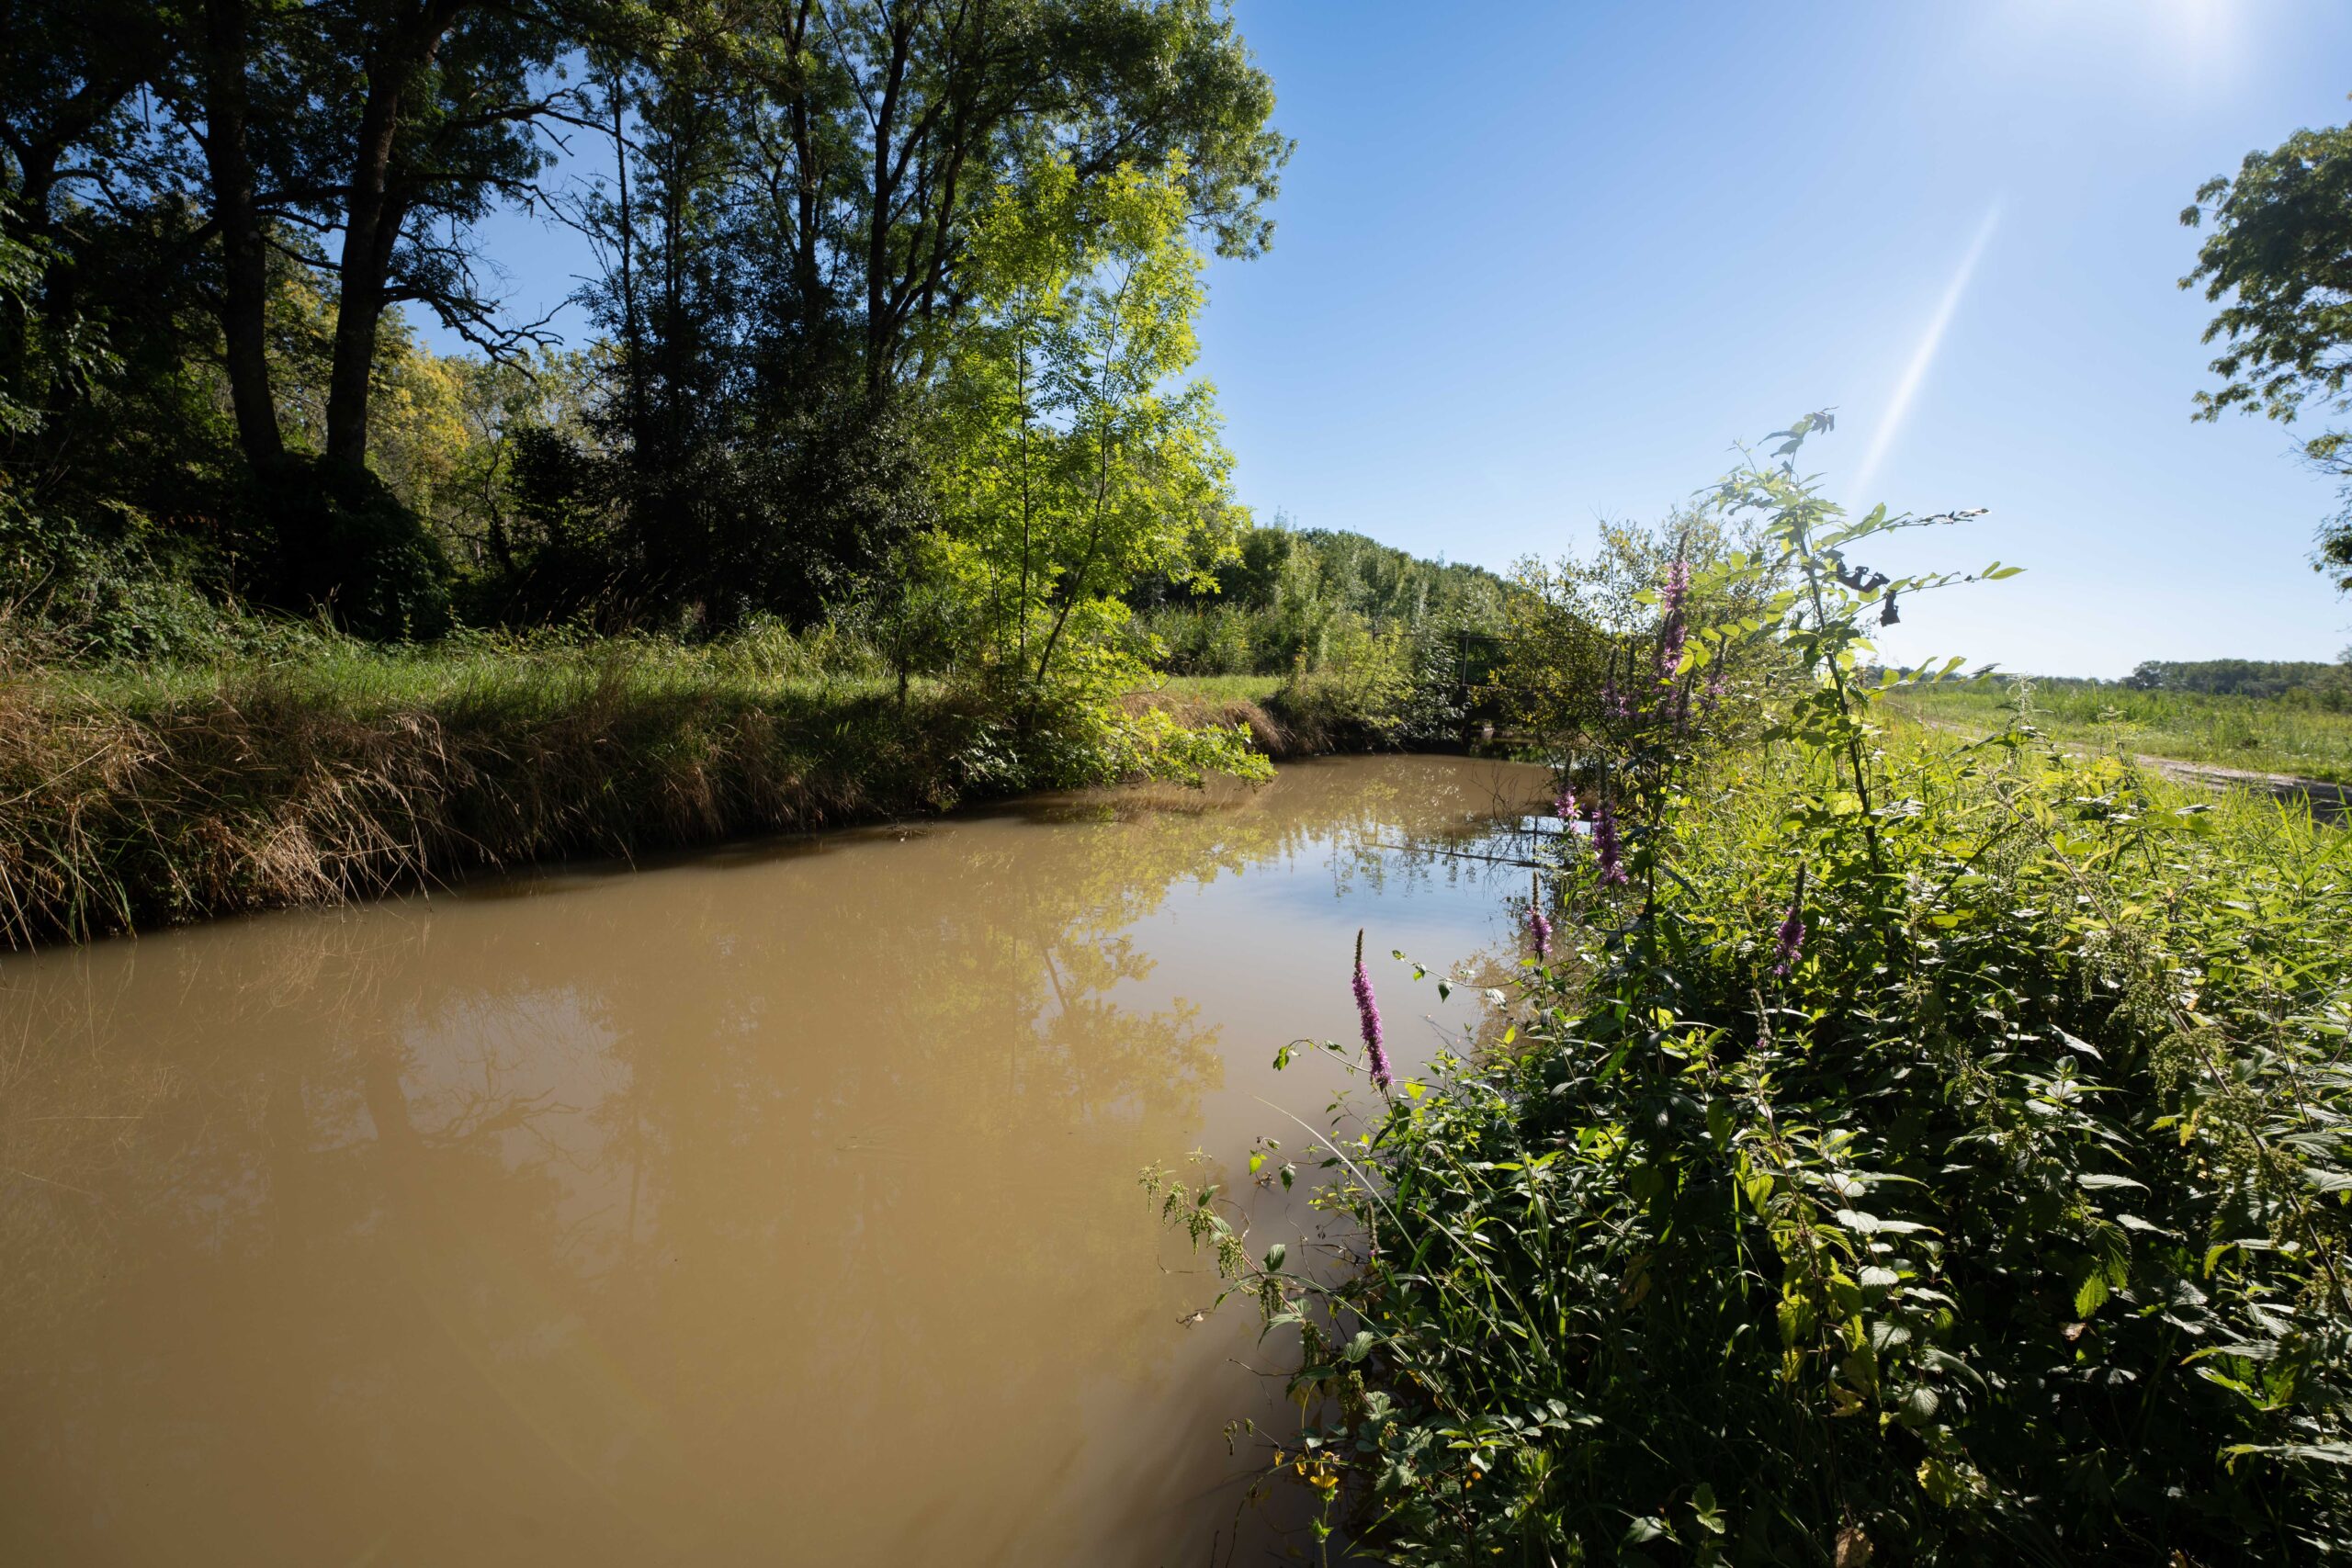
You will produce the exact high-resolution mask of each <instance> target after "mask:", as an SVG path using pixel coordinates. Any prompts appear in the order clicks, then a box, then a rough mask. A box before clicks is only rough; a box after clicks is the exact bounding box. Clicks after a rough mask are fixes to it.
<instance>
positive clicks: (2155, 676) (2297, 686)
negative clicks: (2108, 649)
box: [2122, 649, 2352, 697]
mask: <svg viewBox="0 0 2352 1568" xmlns="http://www.w3.org/2000/svg"><path fill="white" fill-rule="evenodd" d="M2346 651H2347V652H2352V649H2347V650H2346ZM2122 683H2123V684H2124V685H2126V686H2129V687H2131V689H2132V690H2134V691H2138V692H2192V693H2195V694H2198V695H2199V696H2210V697H2277V696H2283V695H2285V694H2287V693H2289V692H2296V691H2310V692H2331V691H2337V690H2341V689H2343V688H2344V687H2345V686H2346V685H2347V684H2352V663H2337V664H2321V663H2318V662H2316V661H2314V660H2279V659H2202V660H2158V659H2151V660H2147V661H2146V662H2144V663H2143V664H2141V665H2140V666H2139V667H2138V668H2136V669H2134V670H2133V671H2131V674H2129V675H2126V676H2125V677H2124V678H2123V681H2122Z"/></svg>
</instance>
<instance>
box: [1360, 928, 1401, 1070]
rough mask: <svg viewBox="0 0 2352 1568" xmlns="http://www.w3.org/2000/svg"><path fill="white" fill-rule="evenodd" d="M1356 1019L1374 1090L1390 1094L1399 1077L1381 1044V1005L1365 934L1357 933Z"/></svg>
mask: <svg viewBox="0 0 2352 1568" xmlns="http://www.w3.org/2000/svg"><path fill="white" fill-rule="evenodd" d="M1355 986H1356V1017H1357V1019H1358V1020H1359V1021H1361V1022H1362V1023H1363V1054H1364V1055H1365V1056H1366V1057H1367V1058H1369V1059H1370V1061H1371V1063H1372V1087H1373V1088H1374V1089H1378V1090H1379V1091H1380V1092H1381V1093H1383V1094H1386V1093H1387V1092H1388V1091H1389V1089H1391V1088H1393V1087H1394V1086H1395V1085H1396V1082H1397V1076H1396V1075H1395V1074H1394V1073H1392V1072H1390V1071H1389V1070H1388V1052H1387V1051H1386V1049H1385V1048H1384V1047H1383V1046H1382V1044H1381V1043H1380V1004H1379V1003H1378V1002H1377V1001H1375V1000H1374V999H1373V995H1372V971H1371V970H1369V969H1366V968H1365V967H1364V966H1363V931H1362V930H1361V929H1359V930H1358V931H1357V932H1356V978H1355Z"/></svg>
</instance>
